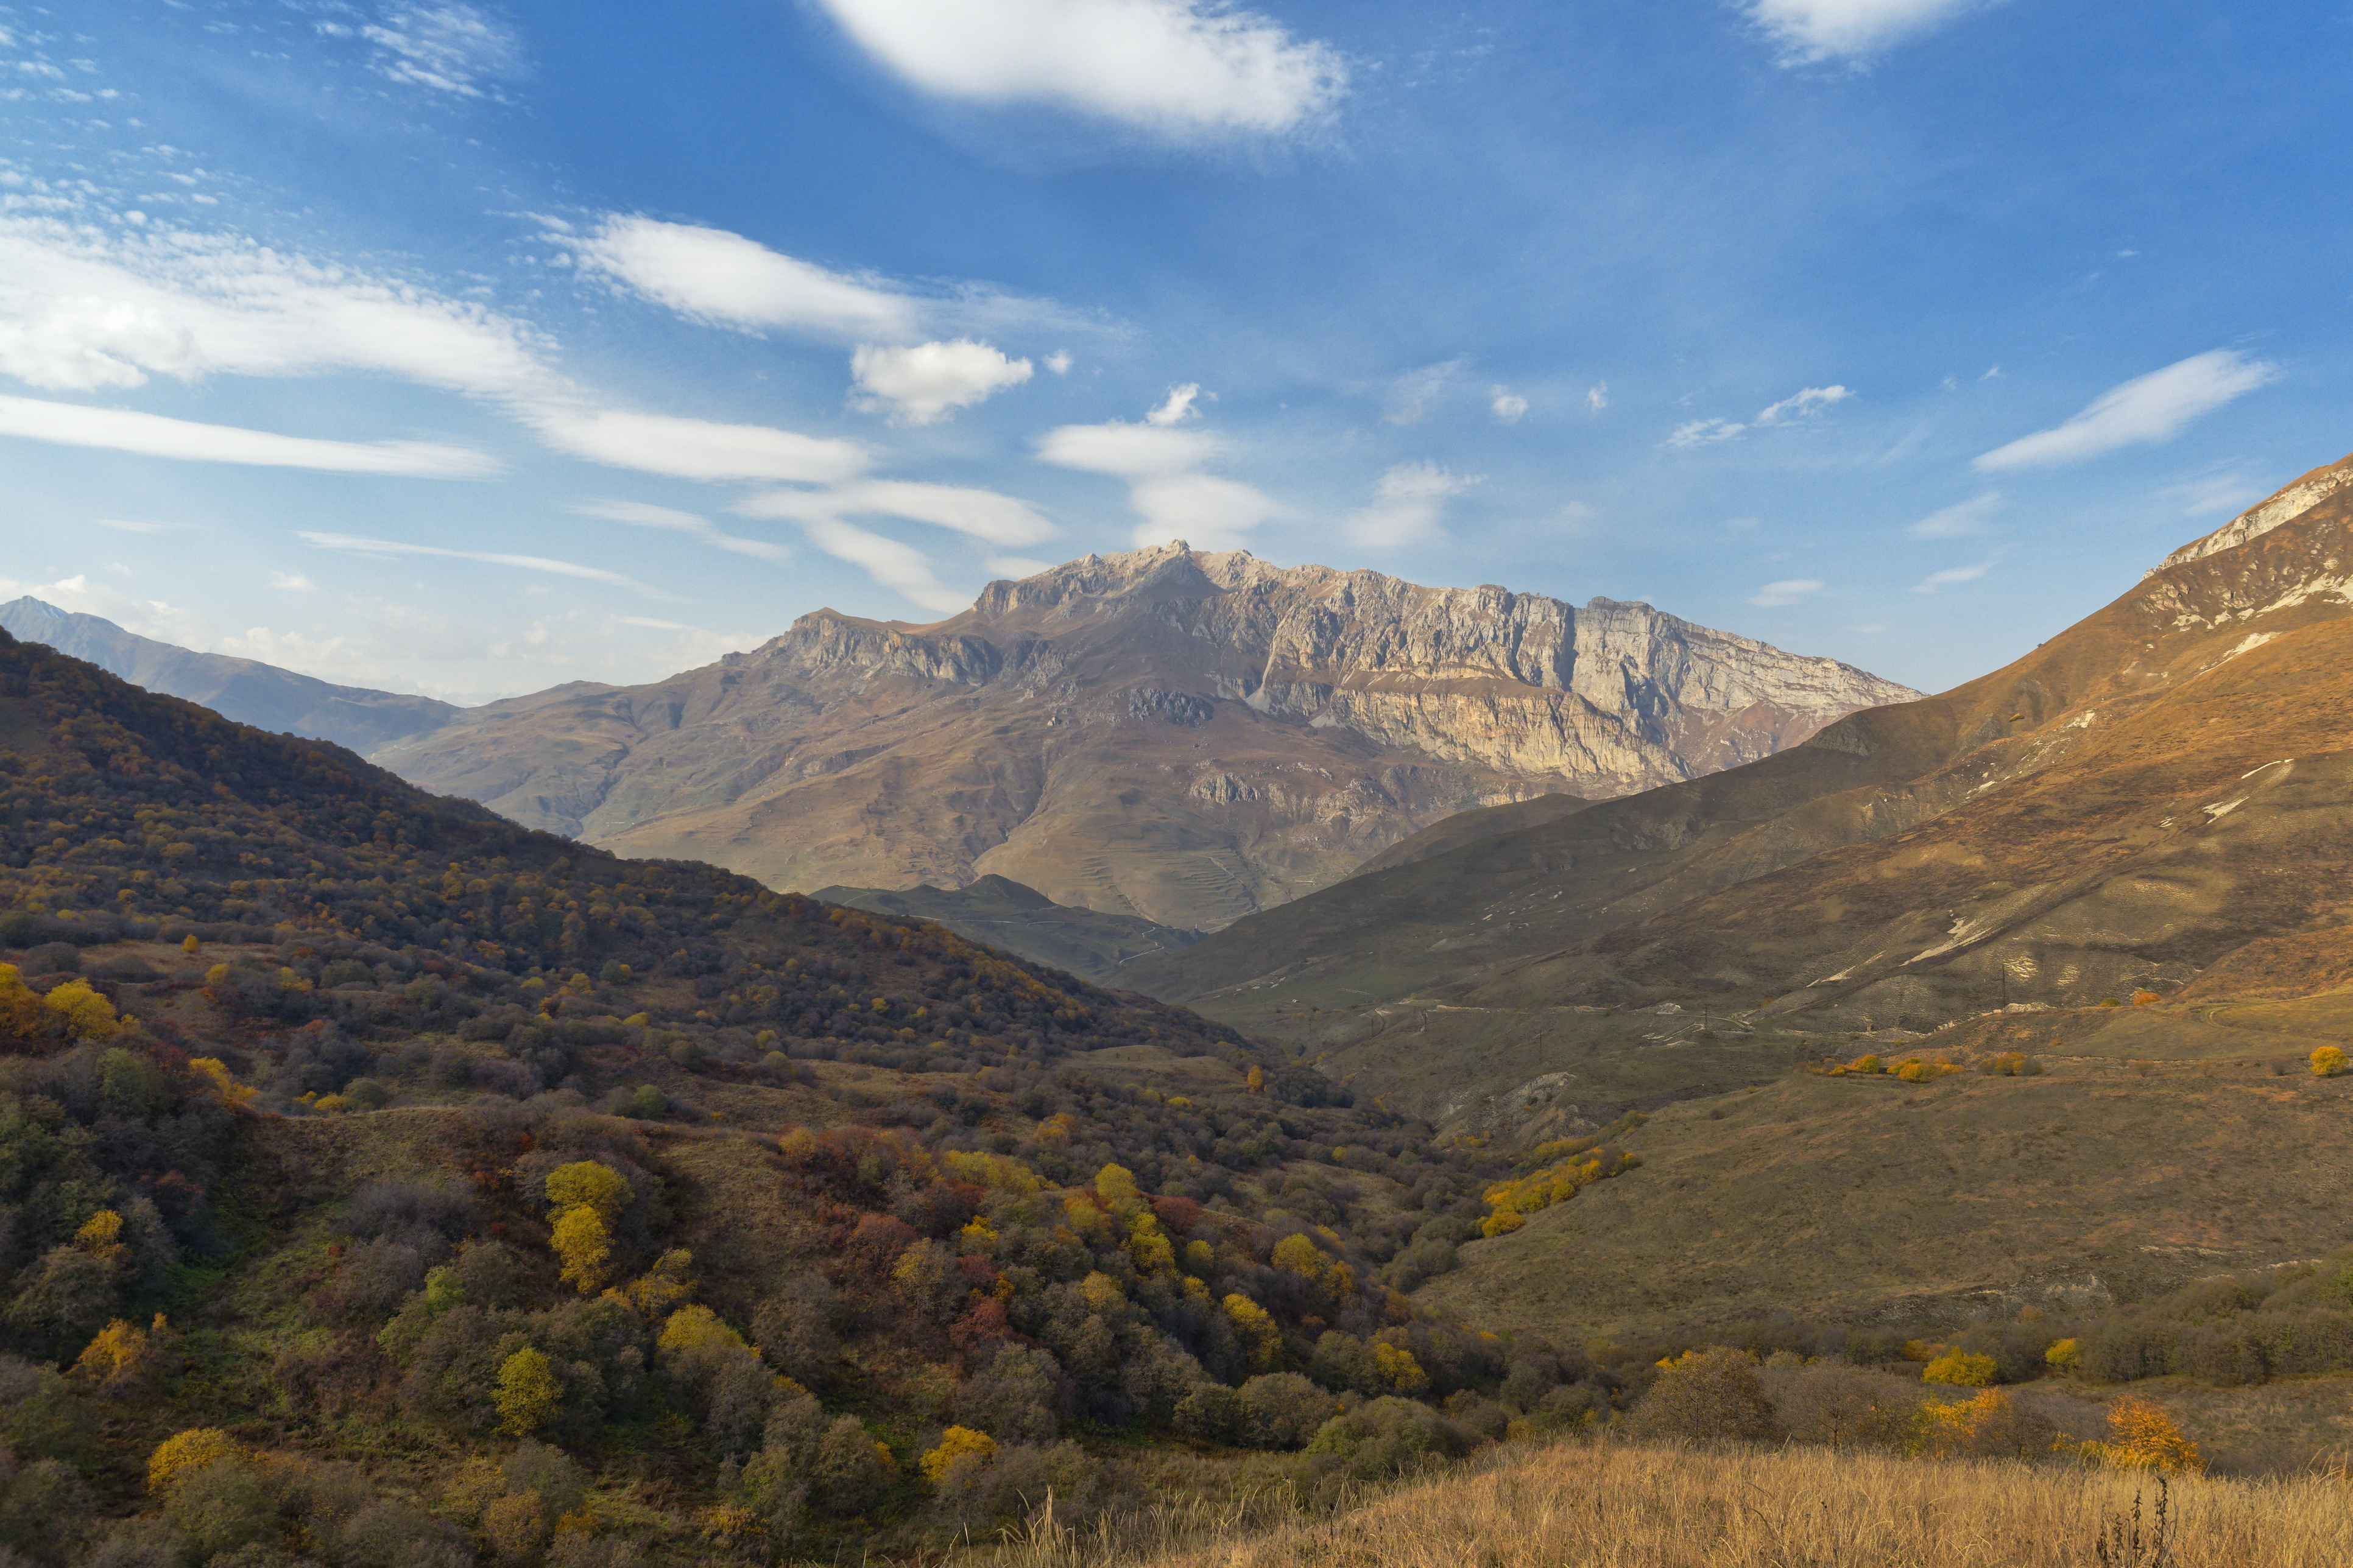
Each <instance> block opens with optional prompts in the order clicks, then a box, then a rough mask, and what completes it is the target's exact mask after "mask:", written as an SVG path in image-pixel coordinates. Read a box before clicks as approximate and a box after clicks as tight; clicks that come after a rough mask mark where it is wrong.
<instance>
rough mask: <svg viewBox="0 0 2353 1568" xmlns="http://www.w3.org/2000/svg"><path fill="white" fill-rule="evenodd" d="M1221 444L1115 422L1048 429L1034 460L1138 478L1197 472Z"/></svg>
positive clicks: (1193, 434) (1205, 436) (1204, 436)
mask: <svg viewBox="0 0 2353 1568" xmlns="http://www.w3.org/2000/svg"><path fill="white" fill-rule="evenodd" d="M1164 406H1165V405H1164ZM1220 445H1221V443H1220V442H1219V440H1218V438H1217V437H1214V436H1212V435H1210V434H1209V433H1208V431H1206V430H1171V429H1166V428H1161V427H1156V426H1150V425H1126V424H1123V423H1121V422H1120V421H1118V420H1116V419H1114V420H1112V421H1110V422H1109V423H1108V424H1103V425H1064V426H1060V427H1058V428H1056V429H1052V430H1049V431H1047V432H1046V434H1045V435H1044V436H1043V437H1040V438H1039V443H1038V455H1039V457H1040V458H1044V459H1045V460H1046V461H1047V462H1050V463H1051V464H1053V465H1054V466H1055V467H1057V468H1077V469H1079V470H1080V471H1081V472H1082V473H1089V474H1109V475H1111V476H1113V478H1115V479H1146V478H1150V477H1152V476H1154V475H1157V474H1175V473H1181V472H1183V471H1184V470H1186V469H1187V468H1198V467H1199V466H1200V465H1201V464H1203V463H1206V462H1208V460H1209V458H1212V457H1214V456H1215V455H1216V454H1217V452H1218V449H1219V446H1220Z"/></svg>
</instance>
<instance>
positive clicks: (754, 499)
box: [733, 479, 1055, 545]
mask: <svg viewBox="0 0 2353 1568" xmlns="http://www.w3.org/2000/svg"><path fill="white" fill-rule="evenodd" d="M733 510H734V511H735V512H736V514H737V515H739V516H742V517H769V518H782V519H786V520H789V521H796V522H803V523H806V522H807V521H810V520H812V519H816V518H840V517H891V518H897V519H900V520H901V521H906V522H921V523H928V524H930V525H931V526H932V527H934V528H944V529H947V530H949V531H952V532H955V533H961V534H964V535H965V536H966V537H968V538H972V539H978V540H981V541H984V542H987V543H989V544H995V545H1024V544H1038V543H1041V542H1044V541H1046V540H1048V539H1051V538H1052V537H1054V533H1055V528H1054V525H1053V524H1052V523H1050V522H1049V521H1046V519H1045V518H1043V517H1040V516H1039V514H1038V512H1037V511H1036V510H1035V509H1033V508H1032V507H1030V505H1029V503H1028V502H1027V501H1021V500H1015V499H1014V498H1013V497H1011V496H1008V495H1000V494H999V493H997V491H995V490H984V489H973V488H970V487H967V486H964V485H927V484H918V483H916V482H914V481H913V480H910V479H864V480H860V482H858V483H856V484H849V485H840V486H837V487H835V488H834V489H824V490H769V491H765V492H764V493H762V494H760V495H755V496H750V497H747V498H745V499H744V500H741V501H738V502H737V503H736V504H735V506H734V508H733Z"/></svg>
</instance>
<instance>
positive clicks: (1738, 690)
mask: <svg viewBox="0 0 2353 1568" xmlns="http://www.w3.org/2000/svg"><path fill="white" fill-rule="evenodd" d="M1914 695H1915V693H1913V692H1911V691H1909V690H1908V689H1905V688H1904V687H1901V686H1898V685H1895V684H1894V682H1892V681H1886V680H1882V679H1879V678H1877V677H1876V676H1873V675H1870V674H1867V673H1865V672H1864V671H1862V670H1859V669H1856V668H1852V666H1849V665H1843V664H1840V663H1838V662H1836V661H1835V660H1831V659H1826V658H1799V657H1798V656H1796V655H1792V654H1788V653H1784V652H1782V651H1781V650H1779V649H1778V648H1774V647H1769V646H1767V645H1766V644H1764V643H1759V642H1754V641H1751V640H1749V639H1747V638H1745V637H1732V636H1729V635H1727V634H1725V633H1722V632H1716V631H1711V630H1709V629H1707V628H1706V627H1704V626H1694V625H1693V624H1691V623H1690V622H1687V621H1683V620H1678V619H1677V618H1675V617H1674V616H1668V615H1665V614H1662V613H1661V612H1660V611H1658V610H1655V609H1652V608H1651V606H1650V605H1623V604H1615V603H1612V602H1611V601H1609V600H1607V599H1596V600H1594V601H1593V602H1592V603H1591V604H1589V605H1586V606H1584V607H1583V608H1581V609H1580V608H1577V607H1575V606H1572V605H1567V604H1564V603H1562V602H1561V601H1559V600H1557V599H1551V598H1546V597H1545V596H1543V595H1534V594H1514V593H1511V592H1509V591H1507V590H1505V589H1503V588H1498V587H1480V588H1470V589H1451V588H1426V587H1421V586H1418V585H1416V584H1410V583H1405V582H1401V581H1399V580H1398V579H1396V578H1394V577H1387V576H1383V575H1381V574H1378V573H1373V572H1338V571H1334V570H1332V569H1330V568H1328V567H1322V566H1300V567H1293V568H1282V567H1277V566H1273V565H1271V564H1269V563H1265V562H1262V561H1259V560H1257V559H1255V558H1253V557H1252V556H1250V555H1249V554H1248V553H1247V552H1240V551H1236V552H1226V553H1216V554H1211V553H1202V552H1196V551H1193V550H1191V549H1189V548H1187V546H1185V545H1183V544H1182V543H1177V544H1172V545H1168V546H1166V547H1163V548H1160V549H1156V550H1144V551H1135V552H1128V553H1124V554H1116V555H1106V556H1096V555H1090V556H1088V557H1086V558H1084V559H1083V560H1080V561H1075V562H1071V563H1068V564H1066V565H1063V566H1060V567H1056V568H1054V569H1053V570H1051V571H1048V572H1044V573H1040V574H1038V575H1037V576H1034V577H1030V578H1027V579H1024V580H1022V581H1020V582H1005V583H996V584H990V586H989V587H988V588H987V590H986V591H985V592H984V593H983V594H982V595H981V596H980V598H979V599H978V601H977V602H976V603H975V605H973V607H972V608H971V609H970V610H968V611H966V612H965V613H964V614H963V615H960V616H955V617H954V618H953V619H951V620H947V621H944V622H941V623H939V624H938V625H935V626H902V625H884V624H881V623H878V622H872V621H865V620H860V619H856V618H854V617H851V616H842V615H839V614H836V613H834V612H832V611H830V610H821V611H818V612H817V613H815V614H812V615H808V616H802V617H801V618H800V619H799V620H798V621H797V622H795V623H794V625H793V626H792V627H791V628H790V629H789V630H787V631H786V633H784V635H782V636H781V637H776V639H774V640H773V641H771V642H769V643H768V644H766V645H765V647H761V648H759V649H757V650H756V651H754V652H753V653H750V654H742V655H730V656H729V657H728V658H725V659H723V660H722V661H721V662H720V663H718V664H716V665H712V666H710V667H707V668H702V669H697V670H690V671H687V672H685V673H683V674H681V675H678V676H675V677H672V678H671V679H668V680H665V681H660V682H657V683H655V684H653V685H650V686H645V687H635V688H628V689H613V688H604V687H575V688H568V689H559V690H558V691H554V692H548V693H543V694H541V695H539V696H537V697H532V698H523V699H518V700H515V701H512V702H507V703H500V704H495V705H493V706H492V707H491V708H489V709H484V710H479V711H478V712H477V713H474V714H470V715H469V716H468V717H467V718H465V719H463V720H461V721H459V722H458V723H456V724H453V725H451V726H449V727H448V728H446V729H444V730H441V731H436V732H435V733H433V734H431V735H428V736H421V737H417V738H414V739H412V740H410V741H406V742H402V743H400V744H399V745H396V746H395V747H392V748H390V749H388V750H386V751H385V752H383V753H381V754H380V755H379V757H378V759H377V760H379V761H381V762H383V763H385V764H386V765H388V766H391V767H393V768H395V769H396V770H398V771H399V772H401V773H403V774H404V775H406V776H407V777H409V778H411V779H413V780H415V781H417V782H418V783H420V784H426V785H427V786H428V787H432V788H435V789H440V790H445V791H448V792H450V793H453V794H459V795H468V796H470V797H472V798H474V799H477V800H480V801H482V802H483V803H484V804H486V805H491V806H492V807H494V808H495V809H497V810H499V811H501V812H502V813H504V814H506V815H507V816H512V817H514V818H515V819H517V820H518V821H522V822H524V823H527V824H529V825H531V826H541V827H549V828H553V829H555V830H557V831H560V832H565V833H569V834H572V835H574V836H575V837H582V838H586V839H588V840H590V841H592V842H595V843H597V844H600V845H604V846H606V847H609V848H613V849H616V850H619V851H621V852H624V853H628V854H638V855H657V856H691V857H693V858H700V859H705V860H712V861H716V862H718V863H720V864H723V865H726V866H729V867H732V868H735V869H738V870H742V871H745V872H748V873H750V874H752V875H754V876H758V877H761V878H763V879H766V880H768V881H769V882H771V883H773V884H775V885H776V886H779V887H792V888H799V889H811V888H817V887H821V886H825V885H828V884H831V883H842V884H849V885H853V886H862V887H869V888H873V887H883V888H890V887H907V886H911V885H913V884H915V883H918V882H931V883H934V884H936V885H939V886H943V887H956V886H961V885H963V884H965V883H967V882H970V881H972V880H973V879H975V878H976V877H978V876H981V875H984V874H987V873H997V874H1002V875H1004V876H1007V877H1009V878H1012V879H1015V880H1017V881H1019V882H1022V883H1025V884H1027V885H1029V886H1030V887H1033V888H1036V889H1039V890H1040V891H1041V892H1043V893H1045V894H1046V895H1048V896H1049V897H1050V898H1051V899H1053V900H1055V901H1057V902H1060V903H1065V904H1075V905H1080V906H1082V907H1086V908H1092V909H1096V910H1106V911H1111V912H1116V913H1123V914H1137V915H1142V916H1144V917H1145V918H1147V919H1150V920H1153V921H1158V922H1160V923H1162V924H1165V925H1174V926H1179V927H1205V926H1218V925H1222V924H1225V923H1226V922H1228V921H1232V920H1234V919H1237V918H1239V917H1240V916H1241V915H1243V914H1247V913H1249V912H1250V911H1251V910H1256V909H1261V908H1264V907H1266V906H1268V905H1271V904H1276V903H1281V902H1283V901H1285V900H1289V899H1291V898H1293V897H1296V896H1298V895H1299V894H1301V893H1303V892H1305V891H1308V890H1311V889H1314V888H1318V887H1322V886H1324V885H1326V884H1328V883H1330V882H1331V881H1333V880H1335V879H1337V878H1339V877H1341V876H1344V875H1345V874H1346V872H1347V871H1348V870H1349V869H1350V868H1352V867H1353V866H1355V865H1356V864H1357V863H1358V862H1360V861H1362V860H1364V859H1366V858H1368V857H1370V856H1372V855H1374V854H1376V853H1377V852H1379V851H1380V850H1382V849H1384V848H1386V847H1388V846H1389V845H1390V844H1393V843H1395V842H1397V841H1398V840H1399V839H1401V838H1404V837H1407V836H1408V835H1409V834H1412V833H1414V832H1416V831H1417V830H1419V829H1420V828H1422V827H1424V826H1428V825H1430V824H1431V823H1433V822H1436V821H1437V820H1439V819H1440V818H1441V817H1444V816H1449V815H1451V814H1452V813H1454V812H1458V811H1461V810H1465V809H1468V808H1471V807H1473V806H1479V805H1496V804H1501V803H1504V802H1508V801H1514V800H1520V799H1525V798H1529V797H1532V796H1535V795H1546V794H1555V793H1567V794H1572V795H1581V796H1588V797H1595V796H1608V795H1623V794H1626V793H1628V792H1630V791H1634V790H1640V789H1645V788H1649V787H1651V786H1653V785H1656V784H1668V783H1673V782H1675V781H1678V780H1683V779H1688V778H1692V777H1695V776H1697V775H1699V774H1702V773H1712V772H1715V771H1716V770H1718V769H1721V768H1725V767H1729V766H1734V765H1736V764H1738V763H1743V762H1747V761H1750V760H1753V759H1755V758H1757V757H1761V756H1765V755H1767V754H1770V753H1772V752H1777V751H1779V750H1780V749H1782V748H1783V747H1786V746H1788V745H1790V744H1793V743H1795V742H1799V741H1801V740H1803V739H1805V738H1806V737H1807V736H1809V735H1810V734H1812V733H1813V732H1814V731H1817V730H1819V729H1820V728H1821V727H1822V726H1823V725H1824V724H1827V723H1829V722H1831V721H1833V720H1836V719H1838V718H1840V717H1841V716H1842V715H1844V714H1847V713H1850V712H1852V711H1854V710H1857V709H1859V708H1865V707H1872V706H1875V705H1878V704H1882V703H1885V702H1892V701H1901V700H1906V699H1908V698H1910V697H1912V696H1914Z"/></svg>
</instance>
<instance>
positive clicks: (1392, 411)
mask: <svg viewBox="0 0 2353 1568" xmlns="http://www.w3.org/2000/svg"><path fill="white" fill-rule="evenodd" d="M1470 367H1471V358H1470V356H1469V355H1468V354H1461V355H1457V356H1456V357H1455V358H1453V359H1450V360H1442V361H1440V363H1437V364H1426V365H1423V366H1422V367H1421V368H1420V369H1419V370H1409V371H1408V372H1406V373H1405V374H1403V375H1401V376H1398V378H1397V380H1396V381H1395V382H1393V383H1391V384H1390V385H1389V396H1388V411H1387V412H1386V413H1384V414H1383V415H1382V416H1381V423H1382V424H1384V425H1415V424H1419V423H1420V421H1421V417H1422V416H1423V415H1425V414H1427V413H1429V412H1430V402H1431V400H1432V399H1434V398H1435V397H1437V395H1439V394H1440V392H1443V391H1444V390H1445V389H1446V386H1447V384H1448V383H1449V382H1451V381H1453V380H1454V379H1455V378H1456V377H1458V376H1460V375H1461V374H1462V373H1463V372H1464V371H1466V370H1468V369H1469V368H1470Z"/></svg>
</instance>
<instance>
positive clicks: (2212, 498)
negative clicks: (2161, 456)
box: [2157, 468, 2270, 517]
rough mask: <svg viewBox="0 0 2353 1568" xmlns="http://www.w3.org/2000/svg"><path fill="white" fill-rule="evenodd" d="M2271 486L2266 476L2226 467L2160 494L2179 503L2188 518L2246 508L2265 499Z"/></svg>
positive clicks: (2169, 486)
mask: <svg viewBox="0 0 2353 1568" xmlns="http://www.w3.org/2000/svg"><path fill="white" fill-rule="evenodd" d="M2269 489H2270V487H2269V486H2268V485H2267V484H2266V483H2265V481H2263V480H2262V479H2253V478H2250V477H2249V476H2248V475H2246V474H2244V473H2242V472H2240V471H2239V470H2238V469H2237V468H2222V469H2220V470H2217V471H2211V472H2207V473H2202V474H2199V475H2196V476H2194V477H2193V478H2190V479H2183V480H2181V481H2180V482H2179V483H2178V484H2170V485H2168V486H2166V487H2165V488H2164V489H2161V490H2159V491H2158V492H2157V493H2158V495H2159V496H2161V497H2163V498H2164V499H2165V500H2168V501H2171V502H2172V503H2174V504H2175V505H2177V506H2179V508H2180V509H2181V511H2182V515H2183V516H2185V517H2211V516H2214V515H2216V514H2218V513H2221V512H2232V513H2236V512H2241V511H2244V510H2246V509H2247V508H2248V507H2250V506H2253V504H2254V503H2255V502H2257V501H2259V500H2263V497H2264V496H2265V495H2266V494H2268V493H2269Z"/></svg>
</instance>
